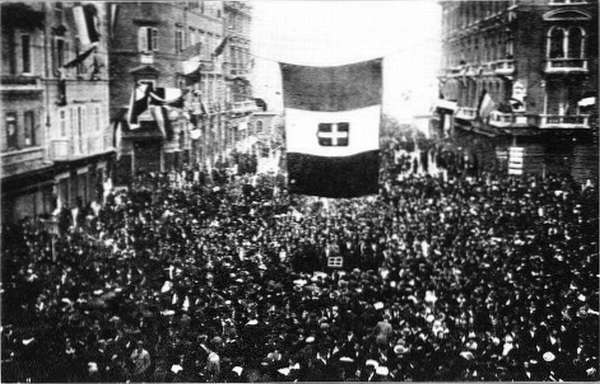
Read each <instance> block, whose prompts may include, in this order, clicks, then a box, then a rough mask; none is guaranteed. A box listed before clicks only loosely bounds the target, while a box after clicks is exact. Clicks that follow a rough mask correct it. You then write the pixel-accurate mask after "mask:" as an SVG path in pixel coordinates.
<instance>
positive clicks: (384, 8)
mask: <svg viewBox="0 0 600 384" xmlns="http://www.w3.org/2000/svg"><path fill="white" fill-rule="evenodd" d="M251 4H252V6H253V20H252V24H253V25H252V39H253V53H254V55H256V57H255V68H254V83H253V84H254V91H255V94H256V95H257V96H259V97H264V98H265V99H266V100H267V101H269V102H270V104H271V105H270V106H271V107H273V108H274V109H278V108H281V101H280V100H278V98H279V95H277V93H278V92H279V91H280V87H281V83H280V81H281V79H280V73H279V68H278V65H277V62H278V61H284V62H288V63H294V64H305V65H315V66H326V65H338V64H346V63H352V62H356V61H362V60H368V59H371V58H375V57H384V73H383V75H384V93H383V95H384V96H383V110H384V112H385V113H388V114H390V115H392V116H394V117H396V118H398V119H399V120H401V121H404V120H406V119H410V118H411V117H412V115H415V114H423V113H427V112H428V111H429V107H430V106H431V103H432V102H433V100H434V99H435V96H436V95H437V82H436V78H435V76H436V73H437V70H438V65H439V47H440V43H439V38H440V20H441V17H440V6H439V5H438V4H437V2H436V1H433V0H387V1H334V0H330V1H300V0H294V1H273V0H262V1H261V0H258V1H252V3H251Z"/></svg>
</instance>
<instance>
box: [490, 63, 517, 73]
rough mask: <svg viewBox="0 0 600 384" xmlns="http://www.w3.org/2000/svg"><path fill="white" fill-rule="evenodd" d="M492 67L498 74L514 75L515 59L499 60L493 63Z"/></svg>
mask: <svg viewBox="0 0 600 384" xmlns="http://www.w3.org/2000/svg"><path fill="white" fill-rule="evenodd" d="M492 68H493V69H494V72H495V73H496V74H497V75H512V74H513V73H514V72H515V61H514V60H512V59H509V60H498V61H495V62H493V63H492Z"/></svg>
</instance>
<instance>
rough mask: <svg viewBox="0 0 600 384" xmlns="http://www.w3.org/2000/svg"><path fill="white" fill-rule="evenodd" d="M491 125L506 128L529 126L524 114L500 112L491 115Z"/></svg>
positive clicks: (493, 112)
mask: <svg viewBox="0 0 600 384" xmlns="http://www.w3.org/2000/svg"><path fill="white" fill-rule="evenodd" d="M489 124H490V125H492V126H494V127H499V128H506V127H515V126H520V127H524V126H527V116H525V114H524V113H523V112H520V113H503V112H499V111H492V112H491V113H490V120H489Z"/></svg>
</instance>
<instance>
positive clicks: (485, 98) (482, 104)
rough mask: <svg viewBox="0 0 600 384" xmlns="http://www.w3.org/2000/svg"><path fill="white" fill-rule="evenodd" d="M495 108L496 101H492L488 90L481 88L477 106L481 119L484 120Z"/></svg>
mask: <svg viewBox="0 0 600 384" xmlns="http://www.w3.org/2000/svg"><path fill="white" fill-rule="evenodd" d="M495 109H496V103H495V102H494V99H492V97H491V96H490V94H489V93H488V91H486V90H483V94H482V95H481V99H480V101H479V108H477V111H478V114H479V117H480V118H481V119H482V120H485V119H487V118H488V116H489V115H490V113H492V111H493V110H495Z"/></svg>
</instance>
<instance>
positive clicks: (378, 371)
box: [375, 365, 390, 376]
mask: <svg viewBox="0 0 600 384" xmlns="http://www.w3.org/2000/svg"><path fill="white" fill-rule="evenodd" d="M375 373H376V374H377V375H379V376H387V375H389V374H390V370H389V369H388V368H387V367H384V366H383V365H380V366H379V367H377V368H375Z"/></svg>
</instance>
